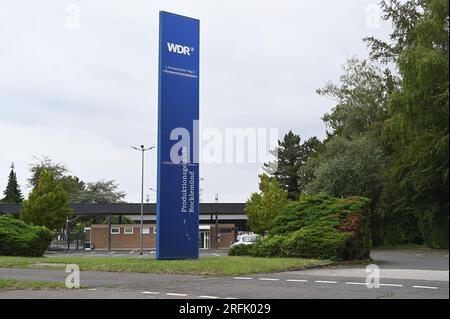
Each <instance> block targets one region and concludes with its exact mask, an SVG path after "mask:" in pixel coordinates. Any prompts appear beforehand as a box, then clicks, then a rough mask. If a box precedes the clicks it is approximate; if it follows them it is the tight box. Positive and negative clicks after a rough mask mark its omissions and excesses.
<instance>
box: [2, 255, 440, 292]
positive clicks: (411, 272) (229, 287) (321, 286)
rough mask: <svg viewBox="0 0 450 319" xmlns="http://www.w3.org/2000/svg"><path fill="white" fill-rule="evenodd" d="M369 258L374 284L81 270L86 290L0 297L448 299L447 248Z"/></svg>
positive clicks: (358, 274)
mask: <svg viewBox="0 0 450 319" xmlns="http://www.w3.org/2000/svg"><path fill="white" fill-rule="evenodd" d="M373 258H374V259H375V260H376V263H378V264H379V265H380V268H381V280H380V283H381V285H380V288H374V289H369V288H367V286H366V285H365V278H366V275H367V274H366V273H365V268H364V267H358V266H353V267H333V268H331V269H309V270H304V271H290V272H282V273H272V274H258V275H250V276H240V277H214V278H211V277H200V276H181V275H154V274H130V273H128V274H127V273H120V274H118V273H107V272H82V273H81V284H82V285H85V286H89V287H91V288H90V290H89V289H82V290H71V291H68V290H59V291H0V298H121V299H126V298H133V299H136V298H182V299H186V298H202V299H208V298H211V299H212V298H221V299H222V298H223V299H225V298H239V299H246V298H294V299H310V298H318V299H324V298H326V299H336V298H356V299H365V298H425V299H441V298H444V299H448V298H449V271H448V252H442V251H441V252H437V253H436V252H425V253H424V252H420V253H417V252H414V251H408V252H402V253H400V252H394V251H376V252H374V254H373ZM444 261H446V262H444ZM407 266H409V268H406V267H407ZM427 266H429V268H430V269H427V268H426V267H427ZM65 276H66V273H64V272H63V271H62V270H30V269H0V277H4V278H21V279H29V280H44V281H59V282H63V281H64V280H65Z"/></svg>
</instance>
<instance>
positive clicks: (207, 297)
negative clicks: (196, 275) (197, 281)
mask: <svg viewBox="0 0 450 319" xmlns="http://www.w3.org/2000/svg"><path fill="white" fill-rule="evenodd" d="M198 297H199V298H205V299H219V297H216V296H198Z"/></svg>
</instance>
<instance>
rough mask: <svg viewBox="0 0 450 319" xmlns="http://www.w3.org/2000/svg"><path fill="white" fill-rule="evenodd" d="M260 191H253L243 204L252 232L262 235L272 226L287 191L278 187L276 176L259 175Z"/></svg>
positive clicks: (284, 200) (286, 201) (285, 199)
mask: <svg viewBox="0 0 450 319" xmlns="http://www.w3.org/2000/svg"><path fill="white" fill-rule="evenodd" d="M259 178H260V182H259V190H260V193H253V194H252V195H251V196H250V199H249V200H248V201H247V203H246V205H245V213H246V214H247V217H248V223H249V225H250V228H251V229H252V231H253V232H255V233H257V234H261V235H264V234H265V233H266V232H268V231H270V230H271V229H272V227H273V221H274V219H275V217H276V216H277V214H278V212H279V211H280V209H281V208H283V207H284V206H285V205H286V204H287V203H288V199H287V192H286V191H284V190H282V189H281V188H280V185H279V183H278V180H277V179H276V178H270V177H269V176H267V175H266V174H262V175H260V176H259Z"/></svg>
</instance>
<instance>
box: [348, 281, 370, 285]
mask: <svg viewBox="0 0 450 319" xmlns="http://www.w3.org/2000/svg"><path fill="white" fill-rule="evenodd" d="M345 284H346V285H364V286H367V284H366V283H365V282H351V281H347V282H346V283H345Z"/></svg>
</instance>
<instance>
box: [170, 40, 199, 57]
mask: <svg viewBox="0 0 450 319" xmlns="http://www.w3.org/2000/svg"><path fill="white" fill-rule="evenodd" d="M167 48H168V49H169V52H172V53H177V54H182V55H189V56H190V55H191V51H193V49H194V48H189V47H187V46H184V45H180V44H176V43H171V42H167Z"/></svg>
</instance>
